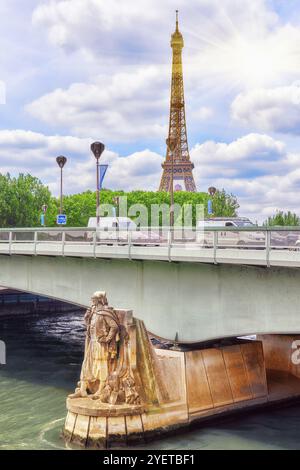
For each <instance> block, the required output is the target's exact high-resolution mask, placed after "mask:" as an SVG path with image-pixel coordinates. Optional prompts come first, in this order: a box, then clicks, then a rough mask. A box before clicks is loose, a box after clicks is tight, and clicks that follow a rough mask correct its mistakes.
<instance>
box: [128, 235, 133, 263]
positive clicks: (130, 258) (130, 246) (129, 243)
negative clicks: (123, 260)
mask: <svg viewBox="0 0 300 470" xmlns="http://www.w3.org/2000/svg"><path fill="white" fill-rule="evenodd" d="M131 248H132V231H131V230H128V259H129V260H130V261H131V260H132V254H131Z"/></svg>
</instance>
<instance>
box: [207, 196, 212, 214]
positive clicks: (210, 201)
mask: <svg viewBox="0 0 300 470" xmlns="http://www.w3.org/2000/svg"><path fill="white" fill-rule="evenodd" d="M207 213H208V215H212V214H213V213H214V211H213V204H212V200H211V199H209V200H208V201H207Z"/></svg>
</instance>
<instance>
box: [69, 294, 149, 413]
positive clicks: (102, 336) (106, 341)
mask: <svg viewBox="0 0 300 470" xmlns="http://www.w3.org/2000/svg"><path fill="white" fill-rule="evenodd" d="M84 319H85V323H86V340H85V352H84V360H83V364H82V369H81V374H80V382H79V383H78V388H77V389H76V390H75V393H74V394H72V395H70V396H69V398H80V397H82V398H85V397H89V398H92V399H93V400H99V401H100V402H101V403H109V404H111V405H116V404H125V403H126V404H130V405H138V404H140V397H139V394H138V392H137V391H136V386H135V381H134V378H133V375H132V371H131V370H130V361H129V348H128V344H129V335H128V332H127V330H126V327H125V325H124V324H122V322H121V321H120V319H119V316H118V314H117V312H116V311H115V310H114V309H113V308H112V307H110V306H109V305H108V301H107V297H106V293H105V292H95V293H94V295H93V296H92V302H91V307H90V308H88V309H87V311H86V314H85V317H84Z"/></svg>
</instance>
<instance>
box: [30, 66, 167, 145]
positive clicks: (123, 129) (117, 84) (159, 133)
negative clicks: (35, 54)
mask: <svg viewBox="0 0 300 470" xmlns="http://www.w3.org/2000/svg"><path fill="white" fill-rule="evenodd" d="M162 76H163V74H161V73H160V70H159V69H158V68H156V67H154V66H149V67H146V68H140V69H137V70H131V71H126V72H117V73H116V74H115V75H113V76H108V75H107V76H105V75H102V76H99V77H98V78H97V79H96V80H95V81H94V82H91V83H74V84H73V85H71V86H70V87H69V88H68V89H66V90H63V89H57V90H55V91H53V92H51V93H49V94H47V95H44V96H42V97H41V98H39V99H37V100H35V101H34V102H32V103H31V104H29V105H28V106H27V107H26V109H27V111H28V112H29V113H30V114H31V115H33V116H34V117H36V118H38V119H40V120H42V121H44V122H46V123H47V124H49V125H51V126H57V127H60V126H63V127H67V128H69V129H70V130H71V132H72V133H74V134H75V135H80V136H92V137H94V138H98V137H99V136H101V139H103V140H104V141H119V142H120V141H132V140H137V139H138V138H143V139H145V138H146V139H151V140H152V139H155V138H160V139H161V138H163V137H165V136H166V135H167V122H168V119H167V110H168V95H167V94H166V93H165V87H164V85H165V83H164V81H165V78H164V76H163V78H162Z"/></svg>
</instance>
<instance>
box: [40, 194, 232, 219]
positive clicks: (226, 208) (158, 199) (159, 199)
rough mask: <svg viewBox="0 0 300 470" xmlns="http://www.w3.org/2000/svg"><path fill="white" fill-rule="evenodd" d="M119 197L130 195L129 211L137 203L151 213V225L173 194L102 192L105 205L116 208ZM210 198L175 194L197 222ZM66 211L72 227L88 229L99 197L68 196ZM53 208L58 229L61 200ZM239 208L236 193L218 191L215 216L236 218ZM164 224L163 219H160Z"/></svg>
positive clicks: (52, 216)
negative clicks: (199, 207) (155, 211)
mask: <svg viewBox="0 0 300 470" xmlns="http://www.w3.org/2000/svg"><path fill="white" fill-rule="evenodd" d="M116 196H126V197H127V204H128V209H130V208H131V207H132V206H134V205H136V204H142V205H144V206H145V207H146V208H147V210H148V217H149V218H148V224H150V223H151V205H153V204H158V205H161V204H169V203H170V195H169V193H167V192H157V191H131V192H128V193H126V192H124V191H122V190H119V191H111V190H105V189H104V190H102V191H101V198H100V199H101V204H110V205H114V198H115V197H116ZM209 198H210V196H209V195H208V194H207V193H190V192H185V191H178V192H175V193H174V201H175V204H179V205H180V206H184V204H191V205H192V206H193V223H195V220H196V205H197V204H203V206H204V212H205V215H206V216H207V202H208V199H209ZM63 205H64V212H65V214H66V215H67V217H68V226H69V227H86V226H87V223H88V220H89V218H90V217H95V214H96V194H95V192H93V191H86V192H84V193H80V194H73V195H70V196H65V197H64V204H63ZM52 207H56V209H55V210H54V212H53V211H52V212H51V213H50V212H49V211H48V224H49V225H50V226H55V224H56V214H57V211H58V208H59V201H58V200H55V202H54V203H53V206H52ZM238 207H239V204H238V202H237V199H236V197H235V196H233V195H232V194H227V193H226V191H225V190H222V191H218V192H217V193H216V195H215V196H214V200H213V208H214V215H215V216H228V217H230V216H231V217H233V216H235V215H236V211H237V209H238ZM160 222H162V220H160Z"/></svg>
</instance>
